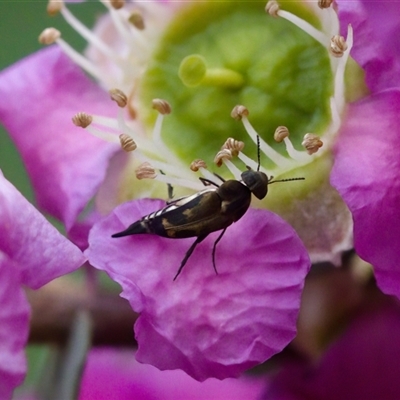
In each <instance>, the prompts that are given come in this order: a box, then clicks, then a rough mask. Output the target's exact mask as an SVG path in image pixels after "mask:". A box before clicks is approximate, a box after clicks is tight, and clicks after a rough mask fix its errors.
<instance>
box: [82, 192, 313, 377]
mask: <svg viewBox="0 0 400 400" xmlns="http://www.w3.org/2000/svg"><path fill="white" fill-rule="evenodd" d="M163 204H165V203H163V202H161V201H149V200H147V201H146V200H139V201H135V202H131V203H126V204H124V205H122V206H120V207H118V208H116V209H115V210H114V212H113V213H112V214H111V215H109V216H108V217H107V218H106V219H104V220H102V221H101V222H99V223H98V224H96V225H95V226H94V227H93V229H92V231H91V234H90V237H89V244H90V247H89V249H88V250H87V255H88V258H89V260H90V262H91V263H92V265H94V266H95V267H96V268H99V269H102V270H105V271H107V273H108V274H109V275H110V276H111V278H112V279H114V280H115V281H117V282H119V283H120V284H121V286H122V288H123V292H122V296H123V297H125V298H127V299H128V300H129V302H130V303H131V305H132V307H133V309H134V310H135V311H137V312H140V313H141V315H140V317H139V319H138V321H137V322H136V325H135V333H136V338H137V340H138V343H139V350H138V353H137V359H138V360H139V361H140V362H144V363H149V364H152V365H154V366H156V367H157V368H159V369H161V370H166V369H182V370H184V371H185V372H187V373H188V374H189V375H190V376H192V377H193V378H195V379H197V380H200V381H203V380H205V379H207V378H209V377H216V378H218V379H224V378H227V377H234V376H238V375H239V374H240V373H241V372H243V371H244V370H246V369H248V368H250V367H252V366H254V365H256V364H259V363H261V362H263V361H265V360H266V359H268V358H269V357H271V356H272V355H273V354H275V353H277V352H279V351H280V350H282V349H283V347H285V346H286V345H287V343H289V342H290V340H291V339H292V338H293V337H294V335H295V333H296V318H297V314H298V310H299V305H300V296H301V291H302V288H303V283H304V278H305V275H306V273H307V271H308V269H309V266H310V261H309V258H308V255H307V253H306V250H305V248H304V246H303V244H302V243H301V241H300V239H299V238H298V236H297V235H296V233H295V232H294V230H293V229H292V228H291V227H290V226H289V225H288V224H286V223H285V222H284V221H283V220H281V219H280V217H278V216H276V215H274V214H272V213H270V212H268V211H265V210H249V211H248V212H247V214H246V216H245V217H243V218H242V219H241V220H240V221H238V222H237V223H236V224H234V226H232V227H230V228H229V229H228V230H227V232H226V233H225V235H224V237H223V238H222V240H221V242H220V243H219V244H218V246H217V254H216V263H217V269H218V272H219V274H218V275H216V274H215V272H214V270H213V267H212V260H211V251H212V246H213V243H214V241H215V240H216V238H217V237H218V235H219V232H217V233H214V234H212V235H210V236H209V237H208V238H207V239H206V240H205V241H204V242H202V243H201V244H200V245H198V247H197V248H196V249H195V252H194V253H193V255H192V257H191V258H190V259H189V261H188V263H187V265H186V266H185V268H184V270H183V272H182V274H181V275H180V276H179V277H178V279H177V280H176V281H175V282H173V280H172V279H173V277H174V275H175V273H176V271H177V269H178V267H179V265H180V263H181V260H182V258H183V256H184V255H185V253H186V251H187V250H188V248H189V246H190V245H191V243H192V242H193V241H194V239H179V240H173V239H166V238H160V237H158V236H154V235H137V236H135V237H134V236H131V237H127V238H120V239H115V238H111V234H113V233H116V232H118V231H120V230H122V229H123V228H125V227H127V226H128V225H129V224H131V223H132V222H134V221H135V220H137V219H139V218H140V217H142V216H143V215H146V214H148V213H150V212H152V211H155V210H157V209H159V208H161V207H162V206H163Z"/></svg>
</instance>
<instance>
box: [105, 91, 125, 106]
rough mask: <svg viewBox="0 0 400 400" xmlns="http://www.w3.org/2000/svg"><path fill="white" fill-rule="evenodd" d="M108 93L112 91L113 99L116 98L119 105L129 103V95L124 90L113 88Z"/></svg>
mask: <svg viewBox="0 0 400 400" xmlns="http://www.w3.org/2000/svg"><path fill="white" fill-rule="evenodd" d="M108 93H110V96H111V100H114V101H115V102H116V103H117V104H118V106H119V107H121V108H123V107H125V106H126V104H127V103H128V97H127V96H126V94H125V93H124V92H123V91H122V90H119V89H111V90H109V91H108Z"/></svg>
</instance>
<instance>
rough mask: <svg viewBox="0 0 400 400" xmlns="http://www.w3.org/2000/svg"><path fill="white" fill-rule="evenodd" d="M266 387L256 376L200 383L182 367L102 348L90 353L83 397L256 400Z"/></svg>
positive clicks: (95, 399) (98, 399) (83, 399)
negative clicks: (147, 362) (160, 367)
mask: <svg viewBox="0 0 400 400" xmlns="http://www.w3.org/2000/svg"><path fill="white" fill-rule="evenodd" d="M264 387H265V378H264V377H261V378H260V377H255V376H247V377H242V378H240V379H232V378H231V379H226V380H224V381H222V382H221V381H217V380H216V379H210V380H208V381H206V382H203V383H199V382H197V381H195V380H194V379H192V378H190V377H188V376H187V375H186V374H185V373H183V372H182V371H164V372H161V371H159V370H157V369H156V368H154V367H152V366H151V365H144V364H140V363H138V362H137V361H135V359H134V358H133V357H132V354H131V352H128V351H117V350H115V349H108V348H102V349H94V350H92V351H91V352H90V354H89V357H88V362H87V364H86V367H85V371H84V373H83V378H82V384H81V389H80V393H79V400H92V399H93V400H103V399H104V400H109V399H118V400H130V399H136V400H157V399H160V400H161V399H163V400H168V399H174V400H186V399H191V400H209V399H221V400H222V399H224V400H239V399H247V400H252V399H254V400H256V399H258V398H259V397H260V394H261V393H262V390H263V389H264Z"/></svg>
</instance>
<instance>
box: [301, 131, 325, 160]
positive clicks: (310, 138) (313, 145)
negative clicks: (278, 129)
mask: <svg viewBox="0 0 400 400" xmlns="http://www.w3.org/2000/svg"><path fill="white" fill-rule="evenodd" d="M323 144H324V143H323V142H322V140H321V139H320V138H319V136H317V135H315V134H313V133H306V134H305V135H304V139H303V141H302V142H301V145H302V146H303V147H304V148H305V149H306V150H307V153H308V154H310V155H311V154H314V153H316V152H317V151H318V150H319V149H320V148H321V147H322V146H323Z"/></svg>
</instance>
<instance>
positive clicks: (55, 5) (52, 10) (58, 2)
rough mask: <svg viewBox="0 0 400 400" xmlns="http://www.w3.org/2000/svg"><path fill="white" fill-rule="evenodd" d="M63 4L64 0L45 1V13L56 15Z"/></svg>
mask: <svg viewBox="0 0 400 400" xmlns="http://www.w3.org/2000/svg"><path fill="white" fill-rule="evenodd" d="M63 6H64V2H63V1H62V0H49V2H48V3H47V14H49V15H50V16H51V17H54V16H55V15H57V14H58V13H59V12H60V11H61V9H62V8H63Z"/></svg>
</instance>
